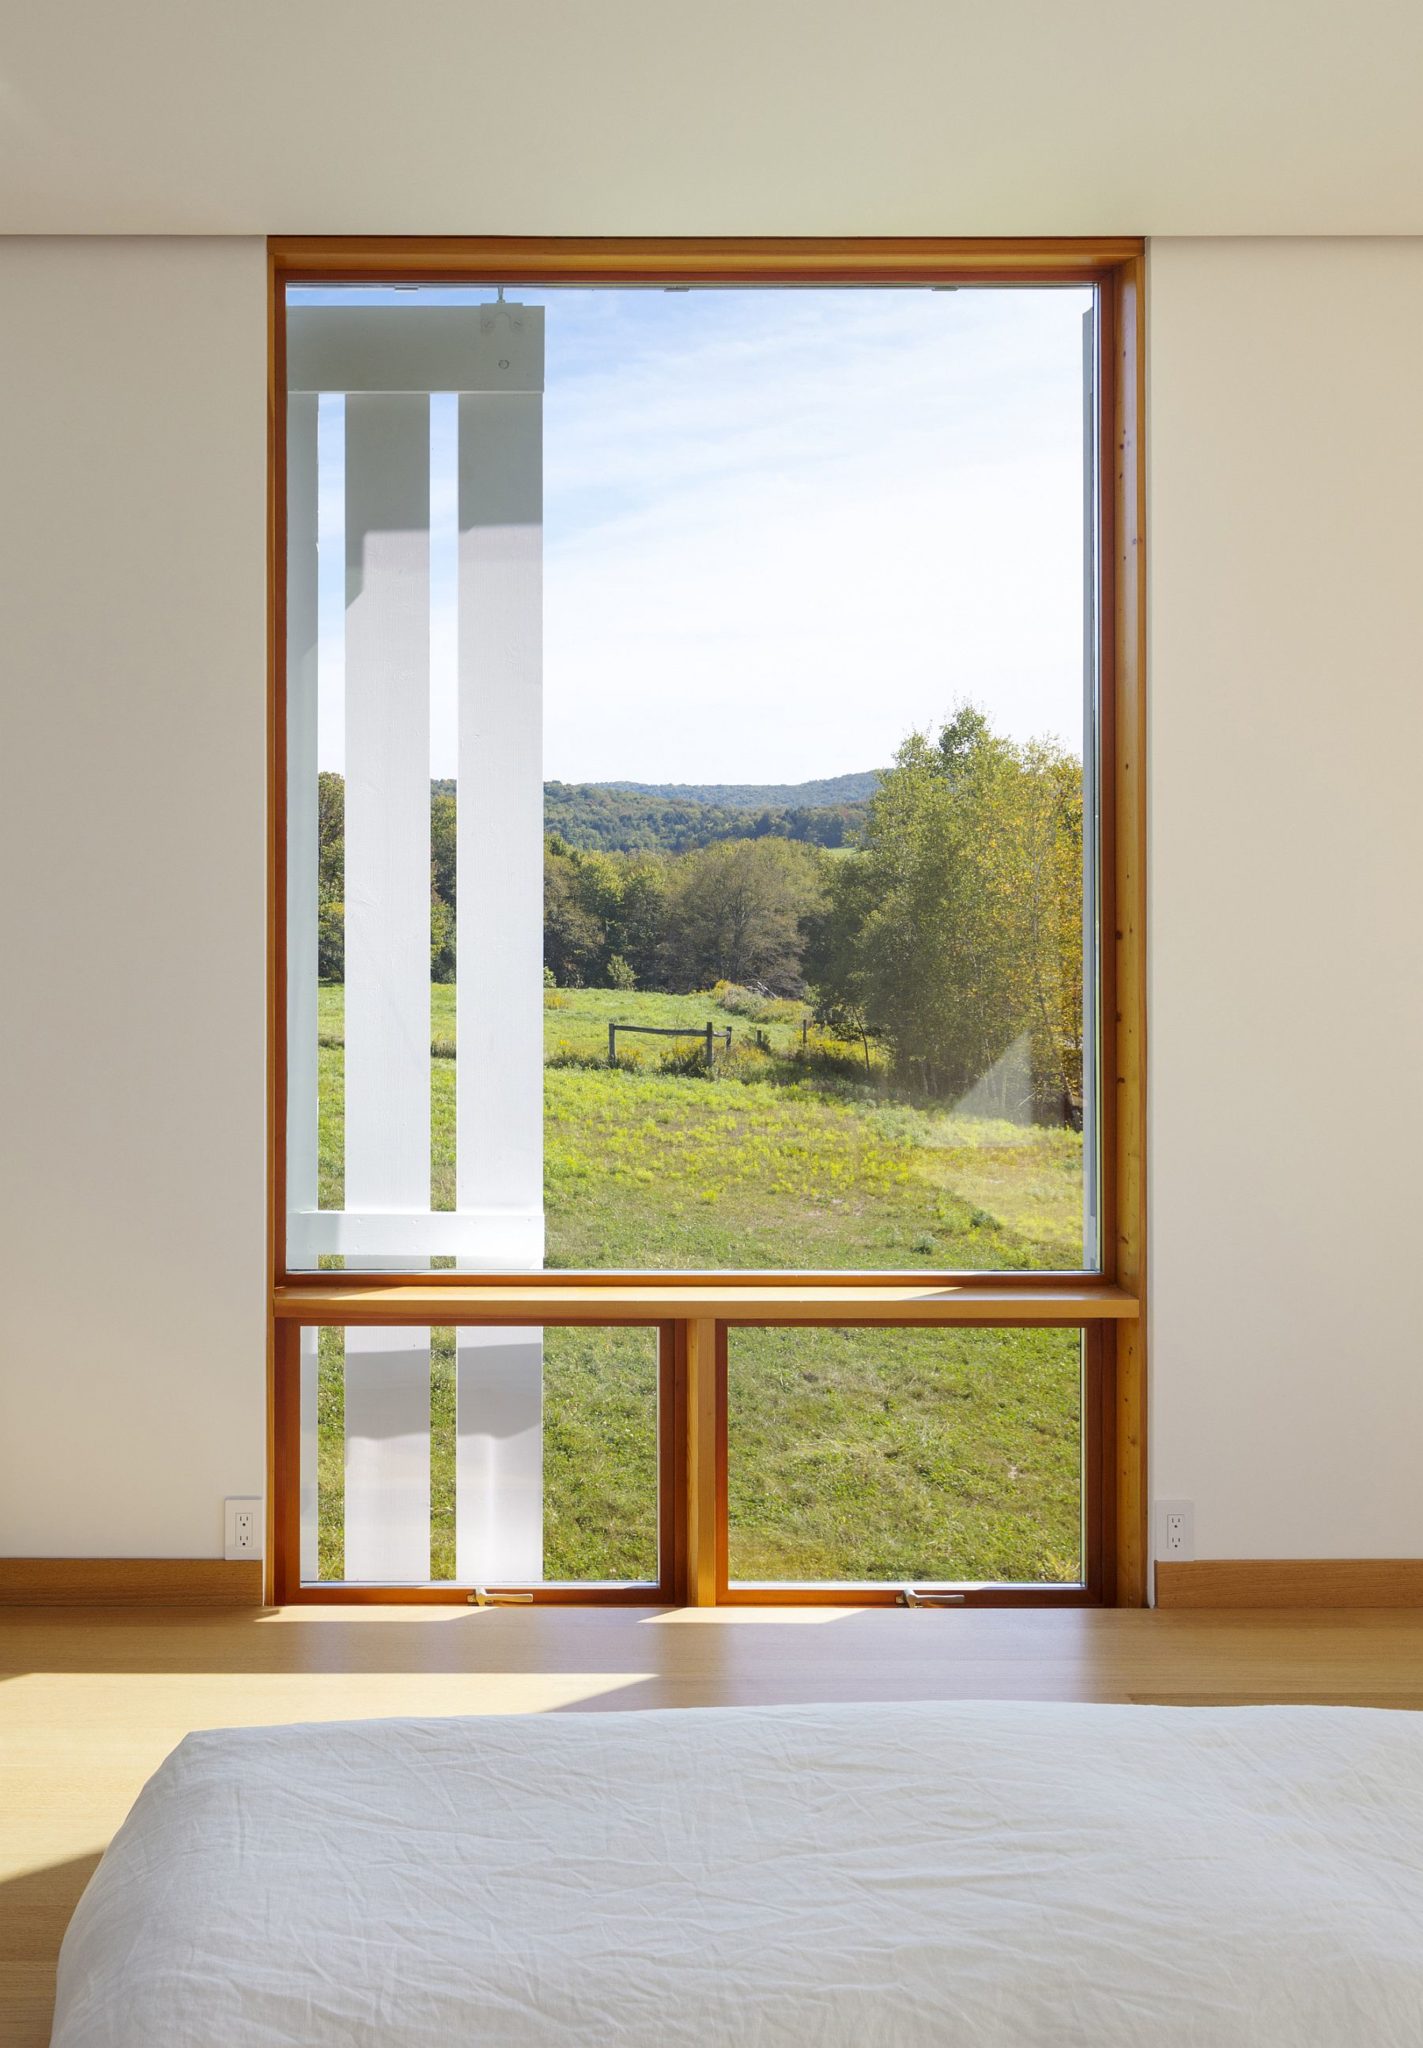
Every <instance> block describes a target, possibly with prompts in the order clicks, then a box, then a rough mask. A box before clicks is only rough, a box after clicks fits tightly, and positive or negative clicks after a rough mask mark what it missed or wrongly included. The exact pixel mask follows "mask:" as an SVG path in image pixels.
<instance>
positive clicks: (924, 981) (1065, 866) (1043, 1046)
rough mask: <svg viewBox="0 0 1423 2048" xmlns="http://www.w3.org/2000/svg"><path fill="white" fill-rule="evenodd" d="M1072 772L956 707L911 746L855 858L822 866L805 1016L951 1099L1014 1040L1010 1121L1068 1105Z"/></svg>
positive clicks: (1069, 1113) (1077, 793)
mask: <svg viewBox="0 0 1423 2048" xmlns="http://www.w3.org/2000/svg"><path fill="white" fill-rule="evenodd" d="M1081 842H1082V785H1081V769H1080V766H1079V764H1078V763H1077V762H1076V761H1075V760H1074V759H1073V758H1072V757H1071V756H1070V755H1068V754H1066V753H1064V752H1063V750H1062V749H1061V748H1058V747H1056V746H1054V745H1052V744H1051V743H1049V742H1045V741H1035V742H1032V743H1031V744H1029V745H1027V746H1015V745H1014V744H1013V743H1012V742H1010V741H1008V740H1005V739H1002V738H1001V737H999V736H998V735H996V734H994V733H993V732H992V730H991V728H990V727H989V724H988V721H987V719H986V718H985V717H984V715H983V713H982V712H981V711H979V710H977V709H976V708H975V707H974V706H972V705H964V706H961V707H960V708H959V709H958V710H957V711H956V712H955V714H954V716H953V717H952V718H951V719H950V720H949V722H948V723H947V724H946V725H945V726H944V728H943V730H942V731H941V732H940V734H939V735H938V738H937V739H936V740H935V739H931V738H930V737H929V736H928V735H927V734H924V733H915V734H911V736H910V737H909V738H908V739H907V740H906V741H905V743H904V745H903V746H902V747H901V748H900V749H899V752H898V754H897V756H896V758H895V763H894V766H893V767H892V768H891V769H890V770H889V771H888V773H887V774H886V775H885V776H884V777H883V778H882V779H881V782H880V785H879V787H878V789H877V791H876V793H875V795H874V797H873V798H872V799H871V802H870V808H869V818H868V822H867V825H866V829H865V834H864V842H863V849H862V851H860V852H858V853H852V854H850V855H848V856H845V857H842V859H841V860H840V861H839V862H838V863H836V864H834V865H833V867H832V871H831V875H830V879H829V895H828V902H827V906H826V909H825V911H824V912H823V913H822V915H821V916H820V917H819V918H817V919H814V920H813V921H812V924H811V930H810V934H809V937H810V946H809V955H808V963H807V964H808V972H809V974H810V978H811V980H812V982H813V984H814V987H815V991H816V1002H817V1007H818V1010H819V1012H820V1014H821V1016H822V1017H823V1018H824V1019H825V1020H826V1021H832V1022H834V1023H835V1024H836V1026H837V1028H839V1029H841V1030H844V1029H846V1028H847V1026H851V1025H858V1028H859V1029H860V1030H861V1031H862V1032H864V1033H866V1034H869V1035H874V1036H878V1037H881V1038H883V1039H884V1041H885V1042H886V1043H887V1044H888V1046H889V1047H890V1049H891V1054H892V1058H893V1063H894V1066H895V1068H896V1070H897V1071H898V1073H899V1074H900V1075H901V1077H902V1078H903V1079H905V1080H907V1081H909V1082H911V1083H912V1084H913V1085H915V1086H917V1087H920V1088H923V1089H924V1090H926V1091H927V1092H930V1093H934V1094H940V1095H948V1096H950V1097H952V1098H959V1097H962V1096H964V1095H966V1094H968V1093H969V1091H970V1090H971V1089H973V1088H974V1087H975V1085H976V1084H978V1083H979V1082H981V1081H982V1080H983V1079H984V1077H985V1076H986V1075H988V1074H989V1073H990V1071H991V1070H992V1069H993V1068H994V1067H995V1066H996V1065H997V1064H998V1063H999V1062H1000V1061H1002V1060H1003V1059H1004V1056H1005V1055H1006V1054H1007V1053H1008V1052H1009V1050H1010V1048H1012V1047H1014V1046H1015V1045H1016V1044H1018V1042H1019V1041H1026V1044H1027V1046H1028V1049H1029V1050H1028V1061H1029V1072H1030V1075H1031V1082H1030V1100H1029V1101H1027V1102H1024V1103H1022V1104H1018V1105H1014V1107H1015V1108H1017V1109H1018V1110H1019V1112H1020V1113H1035V1114H1038V1115H1041V1116H1046V1117H1049V1118H1051V1119H1053V1120H1057V1119H1059V1118H1069V1119H1071V1118H1073V1117H1074V1115H1075V1113H1076V1109H1077V1107H1078V1106H1079V1105H1080V1101H1081V1085H1082V1083H1081V1076H1082V1035H1081V1002H1082V985H1081V905H1082V896H1081V867H1082V855H1081Z"/></svg>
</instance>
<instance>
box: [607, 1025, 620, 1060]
mask: <svg viewBox="0 0 1423 2048" xmlns="http://www.w3.org/2000/svg"><path fill="white" fill-rule="evenodd" d="M617 1063H618V1027H617V1025H616V1024H610V1025H609V1026H608V1065H609V1066H610V1067H615V1066H616V1065H617Z"/></svg>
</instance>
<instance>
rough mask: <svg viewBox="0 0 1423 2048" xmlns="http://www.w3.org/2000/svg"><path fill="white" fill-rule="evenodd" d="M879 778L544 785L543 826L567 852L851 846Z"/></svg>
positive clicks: (673, 851) (869, 775)
mask: <svg viewBox="0 0 1423 2048" xmlns="http://www.w3.org/2000/svg"><path fill="white" fill-rule="evenodd" d="M878 779H879V778H878V776H877V775H876V774H874V773H873V772H870V773H866V774H861V775H836V776H833V777H831V778H829V779H828V780H825V781H820V782H802V783H673V782H669V783H637V782H548V783H545V784H544V825H545V829H546V830H547V831H549V832H553V833H556V834H557V835H558V837H559V838H560V839H562V840H563V841H564V842H565V844H566V845H568V846H576V847H579V848H582V849H584V850H586V851H589V852H593V851H600V852H604V853H654V852H660V853H685V852H686V851H687V850H688V849H689V848H691V847H695V846H710V845H711V844H712V843H713V842H714V841H715V840H718V839H799V840H803V841H805V842H807V843H808V844H810V845H814V846H845V845H849V844H852V843H853V841H854V840H855V838H856V836H857V835H858V833H859V831H860V829H861V827H862V826H863V824H864V822H865V817H866V812H867V806H868V802H869V798H870V797H871V795H872V794H873V793H874V787H875V784H876V782H877V781H878Z"/></svg>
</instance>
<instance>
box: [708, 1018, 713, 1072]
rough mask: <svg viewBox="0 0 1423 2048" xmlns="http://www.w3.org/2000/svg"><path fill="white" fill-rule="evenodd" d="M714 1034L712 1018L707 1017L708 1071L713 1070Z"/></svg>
mask: <svg viewBox="0 0 1423 2048" xmlns="http://www.w3.org/2000/svg"><path fill="white" fill-rule="evenodd" d="M713 1036H714V1032H713V1027H712V1022H711V1019H710V1018H708V1019H707V1072H708V1073H710V1072H711V1070H712V1039H713Z"/></svg>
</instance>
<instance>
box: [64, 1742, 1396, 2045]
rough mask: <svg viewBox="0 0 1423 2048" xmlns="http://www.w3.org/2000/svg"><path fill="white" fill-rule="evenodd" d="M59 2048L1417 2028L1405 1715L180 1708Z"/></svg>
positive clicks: (73, 1958)
mask: <svg viewBox="0 0 1423 2048" xmlns="http://www.w3.org/2000/svg"><path fill="white" fill-rule="evenodd" d="M53 2040H54V2044H55V2048H179V2044H182V2048H336V2044H340V2048H533V2044H538V2048H555V2044H556V2048H571V2044H573V2043H578V2044H580V2048H588V2044H597V2043H604V2042H607V2043H617V2044H619V2048H624V2044H631V2048H682V2044H691V2043H696V2044H698V2048H708V2044H722V2043H738V2044H748V2048H782V2044H785V2048H789V2044H809V2043H814V2044H817V2048H851V2044H853V2048H881V2044H883V2048H891V2044H892V2048H919V2044H927V2043H935V2044H953V2048H1008V2044H1013V2048H1024V2044H1033V2048H1037V2044H1042V2048H1048V2044H1051V2048H1066V2044H1077V2043H1081V2044H1089V2043H1090V2044H1091V2048H1117V2044H1123V2048H1125V2044H1128V2043H1129V2044H1131V2048H1178V2044H1179V2048H1187V2044H1190V2048H1225V2044H1230V2048H1236V2044H1239V2048H1246V2044H1249V2048H1273V2044H1277V2043H1278V2044H1285V2043H1288V2044H1290V2048H1314V2044H1320V2048H1324V2044H1328V2048H1346V2044H1347V2048H1365V2044H1367V2048H1394V2044H1398V2048H1403V2044H1404V2043H1407V2044H1408V2048H1418V2043H1419V2042H1420V2041H1423V1718H1415V1717H1413V1716H1411V1715H1408V1714H1404V1713H1390V1712H1378V1711H1365V1710H1361V1709H1351V1708H1324V1707H1319V1708H1310V1707H1299V1708H1268V1707H1267V1708H1230V1709H1219V1708H1204V1709H1203V1708H1191V1709H1188V1708H1169V1707H1166V1708H1153V1707H1096V1706H1039V1705H1016V1704H1015V1705H1005V1704H989V1703H982V1704H962V1703H960V1704H934V1703H927V1704H926V1703H915V1704H909V1705H899V1706H883V1705H881V1706H814V1707H811V1706H797V1707H779V1708H725V1709H708V1710H690V1709H689V1710H682V1711H673V1712H641V1713H580V1714H567V1715H553V1716H527V1717H526V1716H504V1717H488V1718H473V1719H466V1720H443V1721H436V1720H430V1721H385V1722H379V1721H366V1722H347V1723H340V1724H337V1725H329V1724H328V1725H316V1726H300V1727H284V1728H250V1729H236V1730H233V1729H228V1730H215V1731H211V1732H207V1733H203V1734H196V1735H190V1736H189V1737H188V1738H187V1739H186V1740H185V1741H184V1742H183V1743H182V1744H181V1745H180V1747H179V1748H178V1749H177V1750H176V1751H175V1752H174V1753H173V1755H172V1756H170V1757H169V1758H168V1760H167V1762H166V1763H164V1764H163V1766H162V1768H161V1769H160V1770H159V1771H158V1772H157V1773H156V1774H155V1776H154V1777H153V1778H152V1779H151V1780H150V1781H149V1783H148V1785H147V1786H146V1787H145V1788H144V1790H143V1792H142V1793H141V1795H140V1797H139V1799H138V1801H137V1803H136V1805H135V1807H134V1809H133V1812H132V1813H131V1814H130V1816H129V1818H128V1820H127V1821H126V1822H125V1824H124V1826H123V1828H122V1829H121V1830H120V1832H119V1834H118V1835H117V1836H116V1838H115V1840H114V1842H113V1844H112V1846H111V1847H110V1849H109V1851H108V1853H107V1854H106V1855H105V1857H104V1859H103V1862H102V1863H101V1865H100V1867H99V1869H98V1870H97V1872H96V1873H95V1875H94V1877H93V1879H92V1881H91V1883H90V1885H89V1888H88V1890H87V1891H86V1892H85V1894H84V1897H83V1899H82V1900H81V1902H80V1904H79V1907H78V1909H77V1911H76V1913H75V1915H74V1919H73V1922H72V1924H71V1926H70V1929H69V1932H68V1934H67V1936H66V1938H65V1942H64V1949H63V1954H62V1957H61V1961H60V1972H59V1991H58V2004H57V2010H56V2020H55V2032H54V2036H53Z"/></svg>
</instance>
